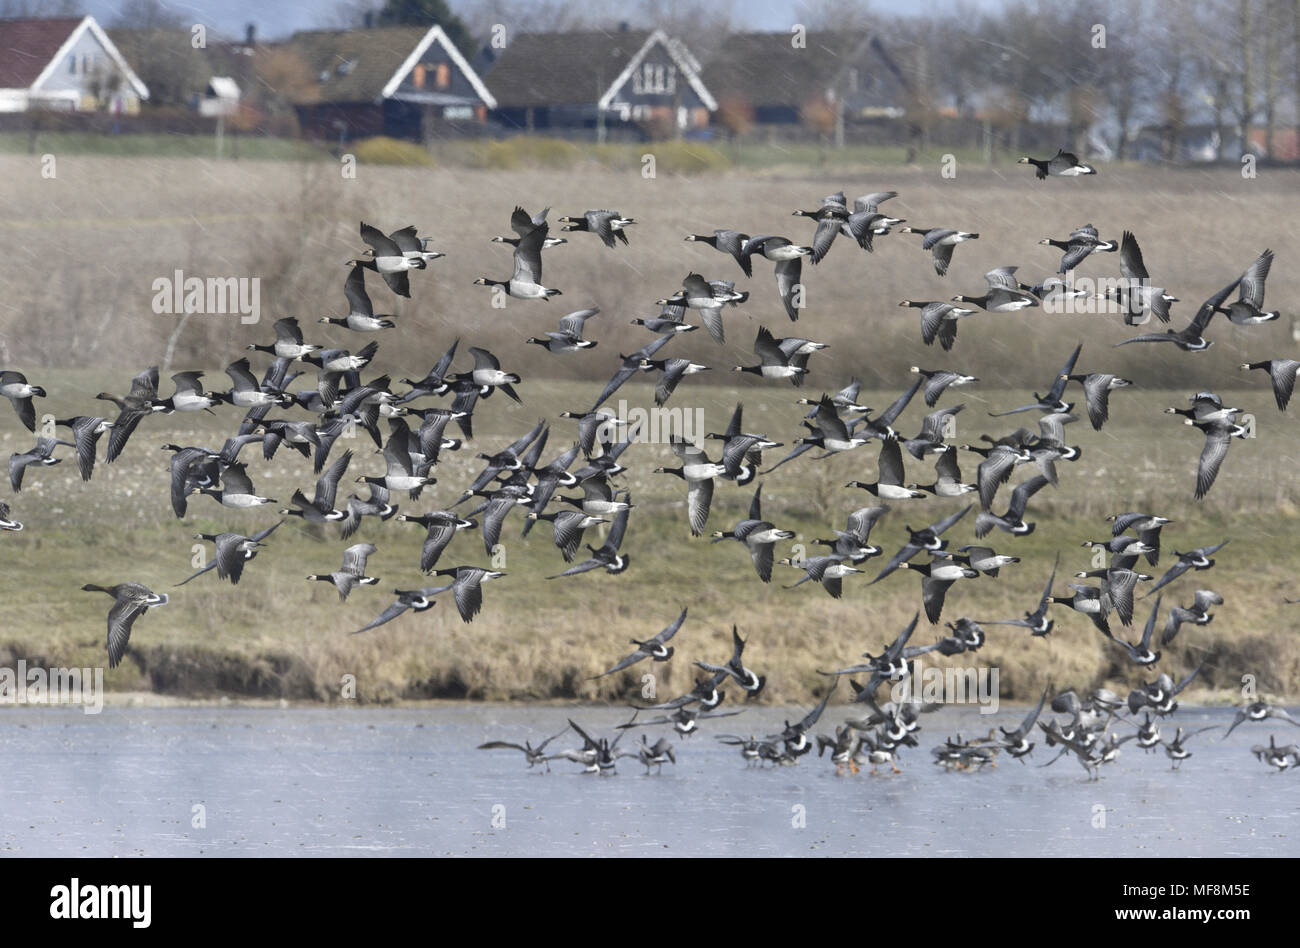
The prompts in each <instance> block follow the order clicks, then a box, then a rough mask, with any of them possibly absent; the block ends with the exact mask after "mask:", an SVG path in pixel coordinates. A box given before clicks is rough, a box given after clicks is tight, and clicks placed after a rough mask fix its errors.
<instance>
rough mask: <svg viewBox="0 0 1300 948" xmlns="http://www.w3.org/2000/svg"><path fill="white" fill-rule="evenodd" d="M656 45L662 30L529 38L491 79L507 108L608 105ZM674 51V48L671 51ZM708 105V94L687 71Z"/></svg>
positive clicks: (516, 42) (514, 43)
mask: <svg viewBox="0 0 1300 948" xmlns="http://www.w3.org/2000/svg"><path fill="white" fill-rule="evenodd" d="M656 40H660V41H662V40H664V34H663V33H662V32H660V31H658V30H656V31H654V32H653V33H651V32H650V31H648V30H579V31H573V32H566V33H524V34H521V35H519V36H516V37H515V38H514V39H513V40H511V41H510V45H509V46H507V47H506V49H505V51H504V52H502V53H501V55H500V56H499V57H498V58H497V60H496V62H495V63H494V64H493V66H492V69H491V71H490V72H489V73H488V74H487V83H488V85H490V86H491V87H492V92H493V94H494V95H495V96H496V97H497V101H498V102H499V103H500V104H501V106H502V107H503V108H531V107H536V106H556V105H585V104H595V103H601V104H602V106H603V105H605V104H607V103H608V100H609V99H610V98H611V93H612V92H614V91H615V90H617V88H618V87H619V86H621V85H622V84H623V82H626V81H627V78H628V77H629V76H630V75H631V74H632V69H633V68H635V65H636V63H637V62H639V61H640V59H641V58H644V56H645V54H646V52H647V51H648V50H649V48H650V47H651V46H652V45H653V43H654V42H655V41H656ZM670 49H671V47H670ZM686 73H687V76H688V78H690V79H691V81H692V86H693V87H695V88H696V92H697V93H699V92H701V91H702V92H703V94H702V95H701V96H700V97H701V98H702V99H704V100H705V101H706V102H707V101H710V97H709V96H708V91H707V90H705V89H704V87H703V84H702V83H700V82H699V79H698V77H692V76H691V73H690V71H689V70H686Z"/></svg>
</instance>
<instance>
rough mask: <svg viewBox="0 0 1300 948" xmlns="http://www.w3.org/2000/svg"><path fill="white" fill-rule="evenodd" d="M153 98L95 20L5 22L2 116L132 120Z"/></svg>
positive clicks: (1, 29) (1, 33)
mask: <svg viewBox="0 0 1300 948" xmlns="http://www.w3.org/2000/svg"><path fill="white" fill-rule="evenodd" d="M147 98H149V90H148V88H147V87H146V86H145V84H144V83H143V82H141V81H140V77H139V76H137V75H136V74H135V73H134V72H133V71H132V69H131V67H130V66H129V65H127V63H126V60H125V59H123V58H122V54H121V53H120V52H118V49H117V47H116V46H114V45H113V41H112V40H110V39H109V38H108V35H107V34H106V33H105V32H104V31H103V29H101V28H100V26H99V24H98V23H96V22H95V18H94V17H91V16H86V17H53V18H49V19H32V18H23V19H0V112H28V111H34V110H40V109H46V110H54V111H60V112H90V111H106V112H112V113H114V114H124V113H126V114H131V113H135V112H137V111H139V108H140V103H141V101H143V100H145V99H147Z"/></svg>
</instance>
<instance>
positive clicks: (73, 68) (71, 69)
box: [68, 54, 77, 76]
mask: <svg viewBox="0 0 1300 948" xmlns="http://www.w3.org/2000/svg"><path fill="white" fill-rule="evenodd" d="M68 73H69V74H70V75H73V76H75V75H76V74H77V57H76V55H75V54H74V55H73V57H72V58H71V59H69V60H68Z"/></svg>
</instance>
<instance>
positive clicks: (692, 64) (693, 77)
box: [597, 30, 718, 111]
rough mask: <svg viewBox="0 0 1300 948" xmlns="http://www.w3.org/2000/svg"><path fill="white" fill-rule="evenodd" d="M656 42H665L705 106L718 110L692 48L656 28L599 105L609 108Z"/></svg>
mask: <svg viewBox="0 0 1300 948" xmlns="http://www.w3.org/2000/svg"><path fill="white" fill-rule="evenodd" d="M656 43H662V44H663V47H664V49H666V50H667V51H668V55H669V56H670V57H671V58H672V60H673V62H675V63H676V64H677V68H678V69H679V70H680V71H681V73H682V75H683V76H685V77H686V81H687V82H689V83H690V85H691V88H692V89H694V90H695V94H696V95H698V96H699V97H700V101H701V102H703V103H704V105H705V107H706V108H708V109H709V110H710V111H716V110H717V108H718V103H717V102H715V101H714V99H713V96H711V95H709V90H708V89H706V88H705V87H704V83H703V82H701V81H700V76H699V71H700V64H699V63H697V62H696V61H695V58H694V57H693V56H691V53H690V50H688V49H687V48H686V47H685V46H684V45H683V44H682V43H680V42H678V41H677V40H670V39H669V38H668V36H667V35H666V34H665V33H664V31H663V30H655V31H654V32H653V33H651V34H650V35H649V36H648V37H646V41H645V42H644V43H643V44H642V45H641V48H640V49H639V50H637V51H636V53H635V55H633V56H632V58H631V59H630V60H629V61H628V64H627V68H626V69H624V70H623V71H622V72H621V73H619V75H618V78H616V79H615V80H614V81H613V82H612V83H610V86H609V88H608V89H606V90H605V94H604V95H602V96H601V97H600V102H599V103H597V105H598V107H599V108H602V109H608V108H609V105H610V102H612V101H613V99H614V96H615V94H617V92H618V91H619V90H620V89H621V88H623V85H624V84H625V83H626V82H627V81H628V80H629V79H630V78H632V73H633V72H635V71H636V68H637V67H638V66H640V65H641V61H642V60H643V59H645V57H646V54H647V53H649V52H650V50H651V49H652V48H653V47H654V45H655V44H656Z"/></svg>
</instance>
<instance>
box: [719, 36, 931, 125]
mask: <svg viewBox="0 0 1300 948" xmlns="http://www.w3.org/2000/svg"><path fill="white" fill-rule="evenodd" d="M799 39H800V38H799V37H797V36H796V35H794V34H792V33H789V32H784V33H733V34H731V35H729V36H727V37H726V38H725V39H724V40H723V41H722V42H721V43H720V44H719V45H718V48H717V50H716V51H715V53H714V55H713V56H712V57H710V59H709V61H708V62H707V63H706V64H705V66H704V72H703V77H704V82H705V84H707V85H708V87H709V89H710V90H711V91H712V92H713V94H714V95H715V96H717V99H718V101H719V102H720V103H722V106H723V109H724V111H734V113H736V114H738V115H741V114H743V115H744V116H745V117H746V119H747V120H748V121H750V122H752V123H753V124H755V125H759V126H781V125H794V124H799V123H804V122H806V121H807V120H808V119H809V118H810V117H823V116H832V115H835V114H837V113H838V112H839V109H840V107H841V104H842V107H843V112H842V117H843V119H844V121H846V122H860V121H870V120H879V119H898V118H902V117H903V116H904V115H905V114H906V112H907V107H908V101H909V99H910V97H911V88H910V83H909V82H908V80H907V78H906V77H905V76H904V74H903V71H902V69H901V68H900V67H899V66H898V64H897V63H896V62H895V61H894V59H893V57H892V56H890V54H889V53H888V51H887V50H886V49H885V45H884V43H883V42H882V41H881V39H880V37H879V36H877V35H876V34H874V33H864V32H837V33H808V34H806V35H805V36H803V37H802V40H803V42H802V44H800V43H799V42H798V40H799Z"/></svg>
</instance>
